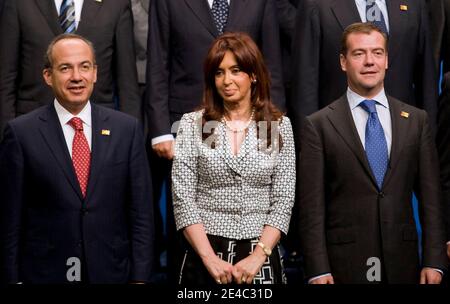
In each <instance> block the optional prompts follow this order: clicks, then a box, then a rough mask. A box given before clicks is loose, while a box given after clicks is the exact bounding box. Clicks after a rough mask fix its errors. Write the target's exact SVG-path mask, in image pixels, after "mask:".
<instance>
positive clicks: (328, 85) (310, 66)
mask: <svg viewBox="0 0 450 304" xmlns="http://www.w3.org/2000/svg"><path fill="white" fill-rule="evenodd" d="M386 2H387V9H388V15H389V25H390V27H389V28H390V32H389V46H388V48H389V54H388V56H389V68H388V71H387V74H386V81H385V87H386V92H387V94H389V95H391V96H394V97H396V98H398V99H400V100H403V101H405V102H407V103H408V104H411V105H415V106H417V107H419V108H422V109H425V110H426V111H427V112H428V114H429V115H430V123H431V125H432V127H433V128H434V124H435V121H436V112H437V93H438V91H437V88H438V86H437V74H436V71H435V68H434V67H435V66H434V64H433V63H434V61H433V55H432V51H431V45H430V34H429V26H428V11H427V10H426V7H425V3H424V1H423V0H390V1H386ZM400 5H406V6H407V10H400ZM297 11H298V16H297V26H296V34H295V38H294V39H293V41H294V50H293V56H292V58H293V63H292V68H293V72H292V73H293V78H292V98H291V103H290V106H289V107H288V112H289V113H290V115H291V116H292V118H293V123H294V125H295V126H296V128H294V130H295V129H297V130H299V128H300V121H301V117H302V115H309V114H312V113H314V112H315V111H317V110H319V109H321V108H322V107H324V106H326V105H328V104H329V103H330V102H332V101H333V100H335V99H337V98H338V97H339V96H341V95H342V94H343V93H345V90H346V88H347V80H346V76H345V73H344V72H343V71H342V70H341V67H340V64H339V51H340V41H341V37H342V32H343V30H344V29H345V28H346V27H347V26H348V25H350V24H352V23H355V22H361V18H360V16H359V13H358V9H357V7H356V4H355V1H354V0H304V1H301V5H300V7H299V9H298V10H297ZM297 135H298V133H297ZM297 139H298V136H297Z"/></svg>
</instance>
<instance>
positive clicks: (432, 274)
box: [420, 267, 442, 284]
mask: <svg viewBox="0 0 450 304" xmlns="http://www.w3.org/2000/svg"><path fill="white" fill-rule="evenodd" d="M441 280H442V274H441V273H440V272H439V271H436V270H434V269H432V268H429V267H425V268H423V269H422V271H421V272H420V284H440V283H441Z"/></svg>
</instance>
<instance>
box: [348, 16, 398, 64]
mask: <svg viewBox="0 0 450 304" xmlns="http://www.w3.org/2000/svg"><path fill="white" fill-rule="evenodd" d="M372 32H378V33H380V34H381V35H382V36H383V38H384V48H385V50H386V52H387V49H388V39H389V38H388V36H387V35H386V33H385V32H383V31H382V30H380V28H379V27H377V26H376V25H375V24H373V23H371V22H364V23H362V22H358V23H353V24H350V25H349V26H347V28H346V29H345V30H344V32H343V33H342V39H341V51H340V53H341V54H342V55H344V57H345V55H347V51H348V48H347V40H348V36H349V35H350V34H355V33H362V34H367V35H370V33H372Z"/></svg>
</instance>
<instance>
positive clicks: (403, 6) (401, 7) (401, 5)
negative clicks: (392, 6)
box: [400, 4, 408, 11]
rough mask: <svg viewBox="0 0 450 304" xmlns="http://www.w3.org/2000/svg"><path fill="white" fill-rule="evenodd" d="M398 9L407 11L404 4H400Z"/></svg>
mask: <svg viewBox="0 0 450 304" xmlns="http://www.w3.org/2000/svg"><path fill="white" fill-rule="evenodd" d="M400 10H401V11H407V10H408V6H407V5H404V4H400Z"/></svg>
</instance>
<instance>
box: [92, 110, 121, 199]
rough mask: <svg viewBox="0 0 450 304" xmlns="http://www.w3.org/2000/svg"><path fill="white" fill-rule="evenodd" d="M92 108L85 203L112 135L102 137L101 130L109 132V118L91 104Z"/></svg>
mask: <svg viewBox="0 0 450 304" xmlns="http://www.w3.org/2000/svg"><path fill="white" fill-rule="evenodd" d="M91 107H92V148H91V172H90V174H89V182H88V187H87V194H86V201H89V198H90V196H91V195H92V193H93V191H94V189H95V183H96V182H97V180H98V177H99V175H100V173H101V172H102V168H103V164H104V160H105V153H106V152H107V151H108V146H109V142H110V136H114V134H110V135H103V134H102V130H111V125H110V124H109V120H108V118H109V116H108V115H105V113H104V112H103V111H102V110H101V108H99V107H97V106H95V105H94V104H91Z"/></svg>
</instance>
